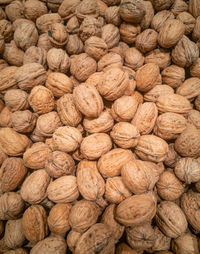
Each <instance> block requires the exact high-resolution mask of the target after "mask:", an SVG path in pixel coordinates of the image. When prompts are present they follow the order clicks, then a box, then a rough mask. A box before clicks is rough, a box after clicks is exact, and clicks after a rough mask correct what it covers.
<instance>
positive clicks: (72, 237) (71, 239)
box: [66, 230, 81, 252]
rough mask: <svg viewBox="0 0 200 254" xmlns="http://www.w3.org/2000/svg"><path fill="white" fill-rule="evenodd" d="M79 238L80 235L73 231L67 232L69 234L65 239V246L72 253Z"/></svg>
mask: <svg viewBox="0 0 200 254" xmlns="http://www.w3.org/2000/svg"><path fill="white" fill-rule="evenodd" d="M80 236H81V233H79V232H77V231H74V230H71V231H69V233H68V234H67V239H66V240H67V246H68V248H69V249H70V250H71V251H72V252H74V251H75V248H76V244H77V242H78V239H79V238H80Z"/></svg>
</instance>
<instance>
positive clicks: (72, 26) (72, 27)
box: [66, 16, 80, 34]
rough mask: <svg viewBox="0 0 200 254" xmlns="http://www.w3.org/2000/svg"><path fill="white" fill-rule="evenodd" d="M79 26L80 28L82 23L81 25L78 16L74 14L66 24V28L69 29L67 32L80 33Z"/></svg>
mask: <svg viewBox="0 0 200 254" xmlns="http://www.w3.org/2000/svg"><path fill="white" fill-rule="evenodd" d="M79 28H80V25H79V22H78V19H77V17H76V16H72V17H71V18H70V19H69V20H68V21H67V24H66V30H67V32H68V33H72V34H76V33H78V31H79Z"/></svg>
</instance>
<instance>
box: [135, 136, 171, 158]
mask: <svg viewBox="0 0 200 254" xmlns="http://www.w3.org/2000/svg"><path fill="white" fill-rule="evenodd" d="M167 152H168V144H167V143H166V141H164V140H163V139H161V138H159V137H157V136H154V135H143V136H140V138H139V141H138V145H137V146H136V148H135V153H136V155H138V156H139V157H140V158H141V159H142V160H148V161H152V162H161V161H164V160H165V158H166V156H167Z"/></svg>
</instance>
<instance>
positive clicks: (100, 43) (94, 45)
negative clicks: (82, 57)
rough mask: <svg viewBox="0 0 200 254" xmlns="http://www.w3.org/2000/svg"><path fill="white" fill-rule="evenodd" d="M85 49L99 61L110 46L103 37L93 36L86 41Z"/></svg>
mask: <svg viewBox="0 0 200 254" xmlns="http://www.w3.org/2000/svg"><path fill="white" fill-rule="evenodd" d="M84 49H85V53H87V54H88V55H89V56H91V57H93V58H94V59H95V60H97V61H98V60H100V59H101V57H102V56H104V55H105V54H106V53H107V50H108V47H107V44H106V43H105V41H104V40H103V39H102V38H99V37H96V36H91V37H90V38H89V39H87V40H86V41H85V47H84Z"/></svg>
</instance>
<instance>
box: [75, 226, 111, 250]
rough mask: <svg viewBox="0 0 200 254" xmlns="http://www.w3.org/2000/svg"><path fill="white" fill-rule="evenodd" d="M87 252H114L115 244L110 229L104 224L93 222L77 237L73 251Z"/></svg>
mask: <svg viewBox="0 0 200 254" xmlns="http://www.w3.org/2000/svg"><path fill="white" fill-rule="evenodd" d="M89 252H91V253H95V252H99V254H103V253H108V254H114V252H115V245H114V238H113V236H112V231H111V230H110V229H109V227H108V226H106V225H105V224H103V223H96V224H94V225H93V226H91V227H90V228H89V229H88V230H87V231H86V232H85V233H83V234H82V235H81V237H80V238H79V239H78V241H77V244H76V248H75V252H74V253H75V254H84V253H89Z"/></svg>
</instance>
